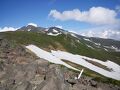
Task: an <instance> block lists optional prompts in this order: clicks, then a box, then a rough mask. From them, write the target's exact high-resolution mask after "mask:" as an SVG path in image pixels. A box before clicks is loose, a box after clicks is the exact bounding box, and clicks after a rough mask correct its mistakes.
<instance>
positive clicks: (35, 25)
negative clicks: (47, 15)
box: [28, 23, 38, 27]
mask: <svg viewBox="0 0 120 90" xmlns="http://www.w3.org/2000/svg"><path fill="white" fill-rule="evenodd" d="M29 25H30V26H34V27H38V25H37V24H35V23H28V26H29Z"/></svg>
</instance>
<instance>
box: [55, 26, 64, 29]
mask: <svg viewBox="0 0 120 90" xmlns="http://www.w3.org/2000/svg"><path fill="white" fill-rule="evenodd" d="M55 27H58V28H61V29H63V27H62V26H61V25H57V26H55Z"/></svg>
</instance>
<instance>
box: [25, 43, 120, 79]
mask: <svg viewBox="0 0 120 90" xmlns="http://www.w3.org/2000/svg"><path fill="white" fill-rule="evenodd" d="M26 48H27V49H29V50H31V51H32V52H34V53H35V54H36V55H37V56H38V57H40V58H43V59H45V60H48V61H50V62H52V63H56V64H62V65H64V66H66V67H68V68H71V69H74V70H77V71H80V70H78V69H76V68H74V67H72V66H70V65H68V64H67V63H65V62H63V61H62V59H64V60H67V61H70V62H73V63H76V64H79V65H81V66H84V67H86V68H88V69H90V70H93V71H95V72H97V73H99V74H102V75H104V76H106V77H109V78H113V79H116V80H120V66H119V65H118V64H116V63H114V62H111V61H106V62H103V61H101V60H98V59H93V58H89V57H86V56H81V55H75V54H71V53H68V52H64V51H54V50H51V52H47V51H45V50H42V49H40V48H39V47H37V46H35V45H28V46H26ZM85 59H87V60H91V61H95V62H97V63H100V64H102V65H104V66H106V67H107V68H109V69H112V71H107V70H105V69H103V68H100V67H98V66H95V65H93V64H92V63H89V62H87V61H86V60H85Z"/></svg>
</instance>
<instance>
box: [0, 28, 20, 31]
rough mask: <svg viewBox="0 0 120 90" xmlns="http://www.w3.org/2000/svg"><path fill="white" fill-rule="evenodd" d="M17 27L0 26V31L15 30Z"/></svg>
mask: <svg viewBox="0 0 120 90" xmlns="http://www.w3.org/2000/svg"><path fill="white" fill-rule="evenodd" d="M17 29H18V28H13V27H4V28H0V32H6V31H16V30H17Z"/></svg>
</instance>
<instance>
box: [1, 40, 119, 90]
mask: <svg viewBox="0 0 120 90" xmlns="http://www.w3.org/2000/svg"><path fill="white" fill-rule="evenodd" d="M78 74H79V72H75V71H73V70H70V69H68V68H66V67H64V66H61V65H56V64H52V63H50V62H48V61H45V60H43V59H39V58H38V57H36V56H35V55H34V54H33V53H31V52H30V51H29V50H27V49H26V48H24V46H17V47H14V46H12V44H11V43H9V42H8V41H7V40H4V39H0V90H120V87H118V86H114V85H112V84H105V83H100V82H96V81H94V80H92V78H91V77H88V76H85V75H82V77H81V78H80V79H79V80H75V79H74V78H75V77H76V76H77V75H78Z"/></svg>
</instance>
